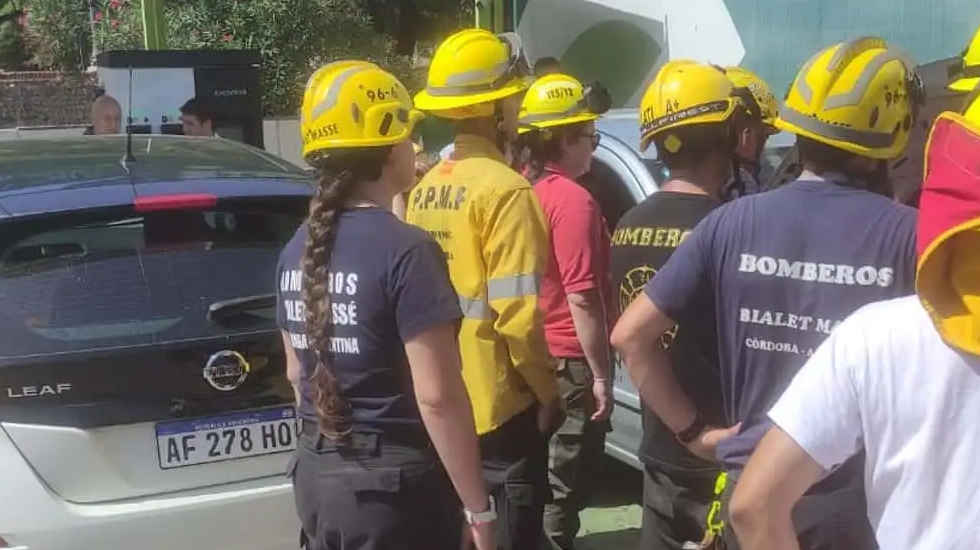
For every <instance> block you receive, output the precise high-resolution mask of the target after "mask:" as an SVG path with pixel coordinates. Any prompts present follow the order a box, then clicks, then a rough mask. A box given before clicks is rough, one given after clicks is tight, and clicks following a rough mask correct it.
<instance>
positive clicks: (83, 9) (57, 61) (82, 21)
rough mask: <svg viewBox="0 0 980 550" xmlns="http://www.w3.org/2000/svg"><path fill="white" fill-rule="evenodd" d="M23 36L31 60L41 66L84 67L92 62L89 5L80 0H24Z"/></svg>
mask: <svg viewBox="0 0 980 550" xmlns="http://www.w3.org/2000/svg"><path fill="white" fill-rule="evenodd" d="M24 9H25V11H26V13H27V27H26V29H25V31H24V39H25V42H26V44H27V47H28V50H29V51H30V53H31V63H32V64H33V65H37V66H39V67H42V68H54V69H61V70H65V71H81V70H83V69H84V68H85V67H87V66H88V64H89V56H90V52H91V31H90V28H89V16H88V7H87V6H86V4H85V2H83V1H79V0H24Z"/></svg>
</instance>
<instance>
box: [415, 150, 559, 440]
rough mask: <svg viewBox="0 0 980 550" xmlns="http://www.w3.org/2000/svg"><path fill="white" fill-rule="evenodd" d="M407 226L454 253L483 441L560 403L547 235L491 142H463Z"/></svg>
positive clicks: (463, 338)
mask: <svg viewBox="0 0 980 550" xmlns="http://www.w3.org/2000/svg"><path fill="white" fill-rule="evenodd" d="M406 219H407V220H408V221H409V222H410V223H413V224H415V225H417V226H419V227H421V228H423V229H425V230H427V231H429V233H431V234H432V236H433V237H434V238H435V239H436V241H438V242H439V245H440V246H441V247H442V249H443V250H444V251H445V252H446V257H447V260H448V262H449V275H450V278H451V279H452V282H453V286H454V287H455V288H456V292H457V294H458V295H459V303H460V307H461V309H462V310H463V322H462V325H461V327H460V332H459V344H460V353H461V355H462V360H463V380H464V381H465V383H466V388H467V390H468V392H469V395H470V400H471V401H472V403H473V414H474V417H475V420H476V430H477V433H480V434H484V433H487V432H490V431H492V430H494V429H496V428H498V427H500V426H501V425H503V424H504V423H505V422H507V420H509V419H510V418H512V417H513V416H515V415H516V414H518V413H520V412H522V411H524V410H526V409H527V408H528V407H530V406H531V405H532V404H533V403H534V402H535V401H536V400H537V401H540V402H547V401H550V400H551V399H553V398H554V397H555V396H557V394H558V386H557V381H556V377H555V365H554V360H553V359H552V358H551V356H550V355H549V354H548V348H547V345H546V344H545V340H544V328H543V327H544V323H543V316H542V313H541V311H540V309H539V307H538V286H539V283H540V280H541V274H542V273H544V270H545V268H546V266H547V261H548V257H549V255H550V248H549V247H550V245H549V242H548V229H547V224H546V222H545V220H544V216H543V214H542V212H541V207H540V206H539V205H538V202H537V199H536V197H535V196H534V192H533V191H532V189H531V186H530V184H529V183H528V182H527V180H525V179H524V178H523V177H521V175H520V174H518V173H517V172H514V171H513V170H511V169H510V168H509V167H508V166H507V165H506V164H505V162H504V159H503V156H502V155H501V154H500V152H499V150H498V149H497V148H496V147H495V146H494V145H493V144H492V143H491V142H490V141H488V140H486V139H483V138H481V137H477V136H473V135H460V136H458V137H457V138H456V149H455V152H454V154H453V156H452V157H451V158H450V159H447V160H443V161H442V162H440V163H439V164H437V165H436V166H435V168H433V169H432V170H430V171H429V173H428V174H426V175H425V177H424V178H422V181H420V182H419V184H418V186H416V188H415V189H414V190H413V191H412V194H411V198H410V200H409V204H408V209H407V213H406Z"/></svg>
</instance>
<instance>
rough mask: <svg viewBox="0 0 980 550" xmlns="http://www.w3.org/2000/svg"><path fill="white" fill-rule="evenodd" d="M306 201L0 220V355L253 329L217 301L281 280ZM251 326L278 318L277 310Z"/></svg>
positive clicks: (266, 325) (268, 325)
mask: <svg viewBox="0 0 980 550" xmlns="http://www.w3.org/2000/svg"><path fill="white" fill-rule="evenodd" d="M301 221H302V212H301V210H300V211H296V209H293V210H291V211H288V212H286V211H281V210H277V211H268V210H262V209H254V208H236V209H234V210H229V209H220V208H219V209H215V210H207V211H165V212H152V213H145V214H134V213H132V212H126V213H123V212H116V213H115V214H113V215H105V214H103V215H96V216H87V217H86V218H84V219H79V218H77V217H76V218H71V219H68V218H65V219H61V220H58V219H54V220H52V219H47V220H44V221H43V222H39V221H33V222H29V223H21V224H18V223H17V222H14V223H7V224H4V225H3V226H0V232H2V236H0V303H2V304H3V307H2V308H0V333H2V334H3V335H4V337H3V338H2V339H0V360H2V359H7V358H14V357H24V356H31V355H48V354H53V353H65V352H77V351H85V350H96V349H111V348H118V347H131V346H141V345H153V344H164V343H168V342H177V341H184V340H188V339H197V338H206V337H213V336H220V335H223V334H230V333H234V332H236V331H241V330H244V329H243V328H242V326H229V324H228V323H222V324H218V323H215V322H211V321H209V320H208V318H207V314H208V309H209V306H210V305H211V304H213V303H215V302H218V301H222V300H229V299H234V298H241V297H246V296H255V295H261V294H270V293H272V292H273V291H274V288H275V286H274V279H275V269H276V262H277V259H278V254H279V250H280V249H281V248H282V246H283V245H284V244H285V243H286V241H288V240H289V238H290V237H292V235H293V233H294V232H295V230H296V227H297V226H298V225H299V223H300V222H301ZM255 315H257V316H258V320H257V321H256V322H253V323H252V324H251V325H248V329H249V330H256V329H262V330H272V329H274V326H275V317H274V314H273V312H272V311H258V312H255Z"/></svg>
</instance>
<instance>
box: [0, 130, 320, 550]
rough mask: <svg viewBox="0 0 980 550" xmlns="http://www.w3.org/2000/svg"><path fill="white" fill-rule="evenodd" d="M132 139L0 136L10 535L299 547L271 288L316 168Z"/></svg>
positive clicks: (0, 315) (2, 371) (41, 547)
mask: <svg viewBox="0 0 980 550" xmlns="http://www.w3.org/2000/svg"><path fill="white" fill-rule="evenodd" d="M125 141H126V138H125V137H124V136H105V137H103V136H86V137H73V138H58V139H34V140H16V141H10V142H5V143H3V144H2V145H0V165H2V166H3V167H4V170H3V172H4V173H3V174H0V303H2V304H3V306H2V307H0V334H2V336H0V548H19V549H31V550H60V549H66V550H67V549H72V550H79V549H99V550H103V549H115V548H119V549H131V548H139V549H141V550H150V549H160V550H172V549H177V548H179V549H195V548H200V549H209V550H210V549H285V548H297V547H298V545H299V522H298V519H297V516H296V510H295V505H294V501H293V491H292V486H291V483H290V480H289V479H288V478H287V477H286V471H287V465H288V463H289V461H290V459H291V458H292V450H293V449H294V448H295V445H296V439H297V437H296V425H295V424H296V423H295V418H294V417H295V412H294V409H293V404H292V401H293V392H292V389H291V387H290V385H289V383H288V381H287V380H286V378H285V366H284V358H283V353H282V345H281V339H280V336H279V331H278V330H277V328H276V323H275V317H274V315H275V314H274V296H272V295H271V293H272V292H273V289H274V288H275V287H274V284H275V283H274V280H275V273H276V263H277V258H278V254H279V250H280V248H281V247H282V246H283V243H285V242H286V241H287V240H288V239H289V238H290V237H291V236H292V234H293V232H294V231H295V229H296V227H297V226H298V225H299V223H300V222H301V220H302V219H303V217H304V216H305V212H306V209H307V203H308V197H309V195H310V193H311V190H312V188H311V186H310V181H309V179H308V177H307V176H306V175H305V174H304V173H303V172H301V171H300V170H298V169H296V168H293V167H291V166H289V165H287V164H286V163H284V162H282V161H280V160H278V159H276V158H275V157H272V156H270V155H267V154H266V153H264V152H261V151H259V150H257V149H252V148H249V147H247V146H244V145H241V144H239V143H236V142H232V141H227V140H222V139H203V138H201V139H197V138H186V137H178V136H136V137H133V147H132V150H133V152H134V156H135V162H129V163H127V166H123V165H122V164H121V162H120V158H121V157H122V156H123V152H124V151H125Z"/></svg>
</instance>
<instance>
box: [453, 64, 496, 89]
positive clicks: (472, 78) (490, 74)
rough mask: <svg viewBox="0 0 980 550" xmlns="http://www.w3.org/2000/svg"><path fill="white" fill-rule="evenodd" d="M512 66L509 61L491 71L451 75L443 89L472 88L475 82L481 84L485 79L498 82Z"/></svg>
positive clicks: (490, 69) (473, 71) (480, 70)
mask: <svg viewBox="0 0 980 550" xmlns="http://www.w3.org/2000/svg"><path fill="white" fill-rule="evenodd" d="M512 64H513V63H512V62H511V61H510V60H507V61H504V62H502V63H499V64H497V65H496V66H495V67H491V68H489V69H473V70H471V71H462V72H459V73H456V74H451V75H449V77H448V78H446V86H443V87H444V88H451V87H454V86H455V87H459V88H464V87H466V86H472V85H473V83H474V82H479V81H481V80H483V79H485V78H491V79H493V80H497V79H498V78H500V77H502V76H504V75H505V74H507V69H509V68H510V66H511V65H512Z"/></svg>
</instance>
